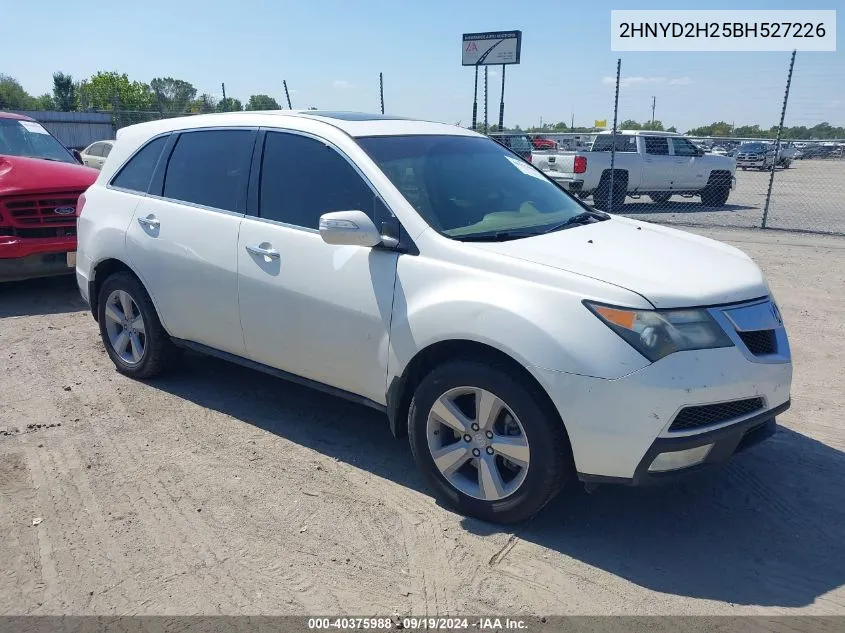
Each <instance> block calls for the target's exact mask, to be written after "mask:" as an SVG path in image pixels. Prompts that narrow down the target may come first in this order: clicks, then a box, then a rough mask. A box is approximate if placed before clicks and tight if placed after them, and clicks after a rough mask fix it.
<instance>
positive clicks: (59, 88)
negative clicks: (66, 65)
mask: <svg viewBox="0 0 845 633" xmlns="http://www.w3.org/2000/svg"><path fill="white" fill-rule="evenodd" d="M53 103H54V107H55V108H56V109H57V110H59V111H61V112H73V111H74V110H76V109H77V107H78V105H79V104H78V102H77V96H76V85H75V84H74V83H73V77H71V76H70V75H66V74H64V73H62V72H56V73H53Z"/></svg>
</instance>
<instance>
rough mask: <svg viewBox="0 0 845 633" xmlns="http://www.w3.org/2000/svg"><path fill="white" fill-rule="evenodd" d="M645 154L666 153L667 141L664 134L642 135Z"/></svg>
mask: <svg viewBox="0 0 845 633" xmlns="http://www.w3.org/2000/svg"><path fill="white" fill-rule="evenodd" d="M643 138H644V139H645V152H646V154H668V153H669V141H668V139H667V138H666V137H665V136H644V137H643Z"/></svg>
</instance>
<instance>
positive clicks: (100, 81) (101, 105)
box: [78, 71, 155, 112]
mask: <svg viewBox="0 0 845 633" xmlns="http://www.w3.org/2000/svg"><path fill="white" fill-rule="evenodd" d="M78 93H79V104H80V106H81V107H82V108H83V109H89V108H91V109H94V110H114V109H119V110H124V111H138V112H149V111H152V110H154V104H155V95H154V94H153V92H152V91H151V90H150V87H149V86H148V85H147V84H145V83H142V82H140V81H129V77H128V76H127V75H126V73H123V74H119V73H116V72H104V71H99V72H98V73H97V74H96V75H93V76H92V77H91V78H90V79H86V80H84V81H82V82H81V83H80V84H79V88H78Z"/></svg>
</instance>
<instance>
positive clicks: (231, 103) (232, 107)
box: [216, 97, 244, 112]
mask: <svg viewBox="0 0 845 633" xmlns="http://www.w3.org/2000/svg"><path fill="white" fill-rule="evenodd" d="M216 109H217V111H218V112H240V111H241V110H243V109H244V107H243V104H241V101H240V99H233V98H232V97H226V98H225V99H220V101H218V102H217V108H216Z"/></svg>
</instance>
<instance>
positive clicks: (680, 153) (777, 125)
mask: <svg viewBox="0 0 845 633" xmlns="http://www.w3.org/2000/svg"><path fill="white" fill-rule="evenodd" d="M795 58H796V56H795V55H793V56H792V57H791V58H789V59H787V60H786V63H784V64H783V65H782V66H781V72H780V73H778V72H777V69H776V68H774V67H771V66H770V67H769V68H768V69H767V71H766V70H764V72H763V75H762V77H757V78H756V84H757V86H758V90H756V91H754V92H750V93H749V92H743V93H732V92H729V91H726V92H725V93H724V94H725V99H724V101H725V102H724V104H722V103H717V104H716V107H718V108H720V109H721V111H722V113H725V112H726V113H731V111H732V110H734V111H741V112H744V116H749V115H748V112H749V111H751V112H757V113H758V116H759V117H760V118H759V119H758V121H761V120H762V122H766V123H772V118H773V117H776V118H774V121H773V125H771V127H764V128H761V127H760V125H741V126H737V125H735V124H734V123H733V118H732V117H731V121H732V122H731V123H727V122H725V121H719V122H717V123H714V124H712V125H710V126H705V128H709V129H710V130H713V131H715V134H713V133H711V134H705V135H701V134H695V131H693V133H688V134H686V135H680V134H677V132H676V130H675V129H674V127H672V126H670V125H669V121H671V119H670V116H677V117H679V118H680V117H681V116H682V115H683V111H682V110H681V109H680V108H682V107H683V97H684V96H685V95H684V93H686V96H687V97H688V98H689V97H694V95H695V91H693V90H690V88H692V86H694V85H695V83H696V82H695V81H694V80H693V79H691V78H690V77H689V75H687V74H683V73H690V71H691V70H694V69H690V68H682V67H680V66H679V68H678V74H677V75H676V76H675V77H662V76H661V77H657V76H649V75H645V74H636V75H634V76H630V75H628V76H626V74H625V73H624V72H622V73H620V74H619V76H618V77H606V78H605V83H606V84H608V85H609V87H610V88H613V89H615V90H614V92H613V94H608V104H609V106H608V111H610V112H612V113H613V118H612V119H608V122H609V123H610V125H606V127H607V128H608V129H604V130H599V129H596V130H594V131H593V132H592V133H574V132H573V133H554V132H541V133H537V134H533V135H532V138H533V142H534V143H535V148H538V149H537V151H536V152H535V161H534V162H535V163H536V164H537V165H538V166H540V167H541V169H543V170H544V171H547V173H549V174H550V175H553V176H554V177H555V178H556V179H557V180H558V181H559V182H561V183H562V184H564V186H566V187H567V188H569V189H570V190H571V191H573V192H574V193H576V194H577V195H579V196H580V197H582V198H583V199H584V200H585V201H586V202H587V203H588V204H592V205H594V206H597V207H599V208H602V209H604V210H607V211H610V212H611V213H619V214H622V215H627V216H630V217H635V218H637V219H642V220H647V221H652V222H661V223H669V224H673V223H674V224H685V225H700V226H726V227H746V228H752V227H761V228H776V229H786V230H797V231H807V232H819V233H831V234H843V235H845V130H843V129H842V128H836V127H835V126H832V125H831V124H830V123H828V122H827V121H828V120H829V119H828V117H831V115H833V116H837V115H839V116H841V111H842V107H841V106H843V105H845V104H843V103H841V102H837V101H835V99H830V98H827V97H825V95H824V93H823V92H820V91H819V90H818V86H820V85H821V86H824V85H833V84H836V83H837V82H838V83H839V85H845V72H843V69H841V68H830V67H823V66H819V64H818V63H817V62H816V63H808V64H807V65H806V67H805V68H803V69H802V68H800V67H799V68H796V67H795V66H794V63H795ZM624 67H625V60H622V68H623V70H624ZM766 72H768V74H766ZM802 73H803V75H802ZM778 74H780V77H778ZM643 86H650V87H651V88H652V90H651V92H662V93H663V95H664V96H666V97H667V99H666V100H667V101H670V102H674V103H672V106H673V107H672V109H671V111H670V113H669V114H668V115H666V119H668V120H667V121H666V122H665V123H664V122H663V121H660V120H658V119H655V118H654V111H655V106H656V102H657V98H656V97H655V96H652V97H647V92H645V91H644V90H642V89H641V88H642V87H643ZM759 86H763V87H765V91H761V90H759ZM810 87H815V88H814V89H811V88H810ZM706 96H707V97H708V98H709V97H712V94H708V95H706ZM699 97H700V92H699ZM750 105H751V106H752V107H749V106H750ZM643 106H645V107H643ZM648 106H651V108H650V110H651V112H650V114H651V119H650V120H649V119H646V120H645V122H643V123H638V122H637V121H636V120H635V117H634V116H633V113H634V112H635V111H638V112H639V113H643V111H645V113H646V115H647V114H648V110H649V107H648ZM837 106H839V107H838V108H837ZM831 118H832V117H831ZM767 119H768V120H767ZM611 121H612V122H611ZM640 121H642V118H641V119H640ZM792 122H798V123H799V124H798V125H796V124H794V123H792ZM805 122H812V124H811V125H807V124H806V123H805ZM596 123H597V124H599V123H601V122H599V121H597V122H596ZM790 123H792V124H791V125H790ZM614 124H615V134H614ZM664 125H666V126H667V128H666V130H665V131H664ZM603 127H604V126H603ZM736 132H740V134H736ZM747 132H752V133H753V134H747ZM543 141H553V142H554V143H555V145H556V148H554V149H545V150H544V149H539V148H540V147H542V143H543ZM611 165H612V169H611Z"/></svg>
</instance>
